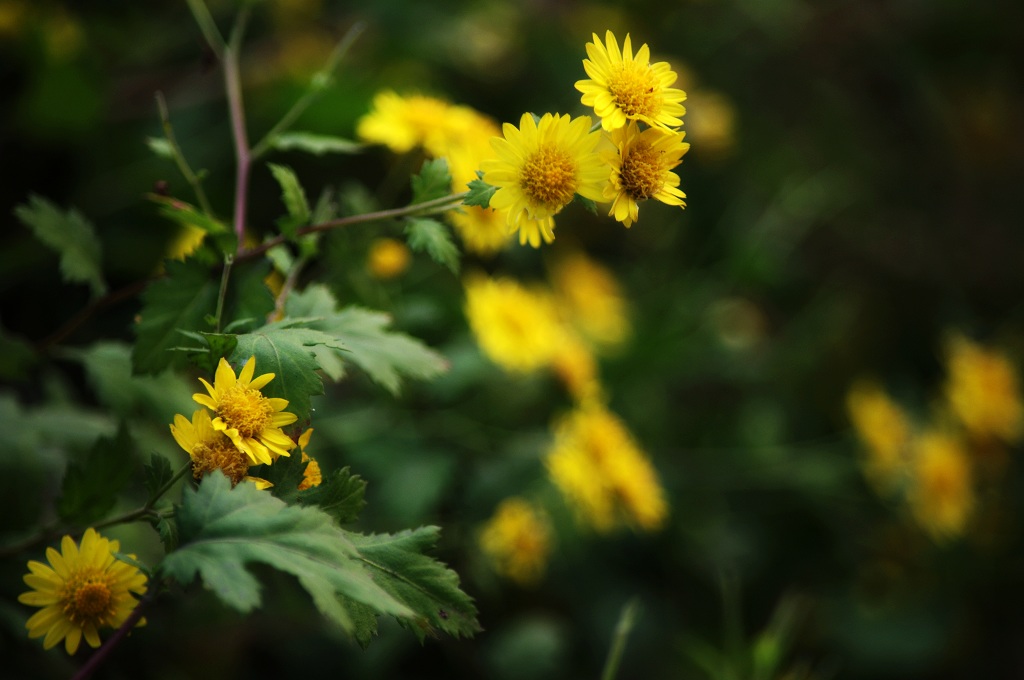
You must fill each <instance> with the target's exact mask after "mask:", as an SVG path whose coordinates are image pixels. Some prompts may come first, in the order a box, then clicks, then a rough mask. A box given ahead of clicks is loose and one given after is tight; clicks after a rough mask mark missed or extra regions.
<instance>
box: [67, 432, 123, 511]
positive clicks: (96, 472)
mask: <svg viewBox="0 0 1024 680" xmlns="http://www.w3.org/2000/svg"><path fill="white" fill-rule="evenodd" d="M133 449H134V442H133V441H132V438H131V436H130V435H129V434H128V428H127V427H126V426H125V425H124V423H121V426H120V427H119V428H118V430H117V434H116V435H114V436H113V437H100V438H99V439H97V440H96V443H95V444H94V445H93V447H92V449H91V450H90V451H89V452H88V453H87V454H86V455H85V456H80V457H78V458H77V459H73V460H71V461H70V462H69V463H68V468H67V471H66V472H65V473H64V481H63V482H62V484H61V495H60V499H59V500H58V501H57V514H59V515H60V518H61V519H62V520H64V521H65V522H69V523H75V524H81V525H87V524H91V523H93V522H95V521H96V520H98V519H102V518H103V517H104V516H105V515H106V514H107V513H108V512H110V510H111V509H113V507H114V504H115V503H116V502H117V495H118V493H120V491H121V489H123V488H124V486H125V484H126V483H127V482H128V480H129V479H130V478H131V475H132V468H133V466H132V462H133V461H132V459H133Z"/></svg>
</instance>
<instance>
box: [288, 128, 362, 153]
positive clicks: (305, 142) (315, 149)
mask: <svg viewBox="0 0 1024 680" xmlns="http://www.w3.org/2000/svg"><path fill="white" fill-rule="evenodd" d="M274 148H275V149H280V150H281V151H290V150H293V149H294V150H296V151H305V152H306V153H311V154H314V155H316V156H322V155H324V154H325V153H344V154H354V153H359V152H360V151H362V150H363V148H364V145H363V144H360V143H359V142H354V141H352V140H351V139H344V138H343V137H335V136H333V135H322V134H318V133H315V132H283V133H281V134H280V135H278V136H277V138H276V139H275V140H274Z"/></svg>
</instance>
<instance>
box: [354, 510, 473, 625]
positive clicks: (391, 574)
mask: <svg viewBox="0 0 1024 680" xmlns="http://www.w3.org/2000/svg"><path fill="white" fill-rule="evenodd" d="M440 532H441V530H440V529H439V528H438V527H420V528H419V529H415V530H410V531H402V532H399V533H397V534H371V535H369V536H364V535H361V534H350V535H349V536H350V538H351V539H352V543H353V544H354V545H355V547H356V549H357V550H358V551H359V556H360V559H362V560H363V561H364V563H365V564H366V565H367V567H368V568H369V570H370V573H371V575H372V576H373V579H374V581H375V582H376V583H378V584H379V585H380V587H381V588H383V589H384V590H386V591H387V592H388V593H390V594H391V595H392V596H394V598H395V599H397V600H398V601H399V602H402V603H403V604H405V605H406V606H407V607H409V608H410V609H411V610H413V611H414V612H416V615H417V618H416V620H415V621H414V625H412V626H410V628H411V629H412V630H413V632H415V633H416V635H417V637H419V638H420V639H421V640H422V639H423V637H424V636H425V635H426V634H428V633H433V631H434V630H435V629H437V630H441V631H443V632H445V633H448V634H449V635H453V636H455V637H469V636H472V635H473V634H475V633H477V632H479V631H480V630H481V628H480V623H479V622H478V621H477V618H476V616H477V612H476V605H474V604H473V600H472V598H470V597H469V596H468V595H466V594H465V593H464V592H462V590H461V589H460V588H459V576H458V574H456V573H455V572H454V571H452V570H451V569H448V568H447V567H446V566H445V565H444V564H443V563H441V562H439V561H437V560H435V559H434V558H432V557H428V556H427V555H424V554H423V553H424V552H425V551H427V550H431V549H433V548H434V546H435V544H436V543H437V539H438V537H439V536H440Z"/></svg>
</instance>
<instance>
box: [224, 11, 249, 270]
mask: <svg viewBox="0 0 1024 680" xmlns="http://www.w3.org/2000/svg"><path fill="white" fill-rule="evenodd" d="M248 21H249V10H248V8H245V9H243V10H242V11H240V12H239V13H238V20H237V21H236V22H235V27H234V29H233V30H232V31H231V41H230V42H229V43H228V45H227V48H226V49H225V50H224V57H223V58H224V86H225V88H226V90H227V96H228V110H229V113H230V116H231V133H232V137H233V139H234V141H235V159H236V163H237V166H236V169H235V236H236V237H237V239H238V250H241V249H242V247H243V246H242V244H243V242H244V240H245V209H246V203H247V201H248V197H249V169H250V166H251V164H252V154H251V151H250V149H249V137H248V134H247V133H246V130H245V109H244V107H243V106H242V76H241V73H240V69H239V61H238V53H239V48H240V47H241V44H242V36H243V35H244V34H245V26H246V24H247V23H248Z"/></svg>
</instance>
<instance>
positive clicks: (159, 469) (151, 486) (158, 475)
mask: <svg viewBox="0 0 1024 680" xmlns="http://www.w3.org/2000/svg"><path fill="white" fill-rule="evenodd" d="M143 471H144V472H145V475H146V492H147V493H148V494H149V497H150V499H153V498H156V496H157V493H158V492H160V491H161V490H163V487H164V485H166V484H167V483H168V482H170V481H171V479H173V478H174V470H172V469H171V463H170V461H169V460H167V459H166V458H164V457H163V456H161V455H159V454H156V453H154V454H153V455H152V456H151V457H150V459H149V463H148V464H147V465H145V466H143Z"/></svg>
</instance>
